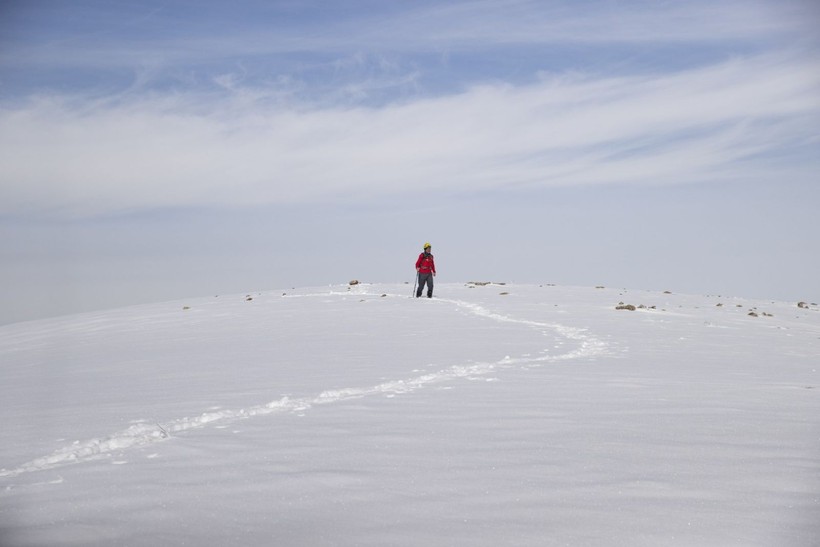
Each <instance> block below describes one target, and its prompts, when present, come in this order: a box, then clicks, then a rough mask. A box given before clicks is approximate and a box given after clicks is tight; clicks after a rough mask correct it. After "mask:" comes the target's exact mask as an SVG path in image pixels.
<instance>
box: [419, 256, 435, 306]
mask: <svg viewBox="0 0 820 547" xmlns="http://www.w3.org/2000/svg"><path fill="white" fill-rule="evenodd" d="M432 249H433V248H432V247H431V246H430V244H429V243H425V244H424V252H423V253H421V254H420V255H419V259H418V260H416V272H418V276H419V288H418V290H417V291H416V298H418V297H420V296H421V293H422V292H423V290H424V285H425V284H426V285H427V298H433V278H434V277H435V276H436V262H435V260H434V259H433V255H432V254H431V253H430V251H431V250H432Z"/></svg>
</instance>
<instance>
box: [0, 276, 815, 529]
mask: <svg viewBox="0 0 820 547" xmlns="http://www.w3.org/2000/svg"><path fill="white" fill-rule="evenodd" d="M285 292H286V293H287V294H286V295H285V296H282V292H281V291H280V292H278V293H277V292H270V293H263V294H261V295H251V296H252V298H253V300H251V301H248V300H246V298H245V297H244V296H242V297H239V296H231V297H223V296H220V297H219V298H211V299H199V300H196V301H193V300H192V301H188V302H185V303H168V304H157V305H152V306H140V307H134V308H128V309H124V310H115V311H111V312H102V313H98V314H85V315H83V316H75V317H70V318H59V319H54V320H49V321H39V322H33V323H24V324H18V325H11V326H8V327H4V328H0V358H2V361H3V365H2V369H0V374H2V380H3V385H4V386H10V387H9V388H8V389H6V390H4V392H5V393H4V397H3V402H2V403H0V413H2V414H1V415H2V418H3V421H4V423H6V424H8V425H9V427H8V430H7V431H8V433H5V434H4V436H5V437H6V438H7V439H8V441H7V442H6V443H4V446H3V448H2V449H0V468H2V471H0V539H6V538H8V542H9V543H12V542H13V543H14V544H18V545H38V544H54V545H103V544H112V543H116V544H121V545H155V544H166V545H180V544H191V543H195V544H201V545H221V544H229V543H233V544H247V545H268V544H273V543H275V544H285V545H499V544H515V545H566V544H570V545H619V544H620V545H664V544H675V545H781V544H782V545H811V544H812V541H814V538H816V537H818V532H819V531H820V527H819V526H818V524H817V522H818V519H816V518H815V517H816V516H817V515H818V508H819V507H820V504H818V492H820V488H818V487H819V486H820V484H819V482H820V481H819V480H818V477H820V473H818V471H820V464H819V463H818V459H817V457H816V455H817V454H818V453H820V450H818V449H820V419H818V415H820V412H818V410H820V408H819V407H820V400H819V398H818V393H819V392H818V391H817V389H820V388H817V376H816V367H817V356H818V355H820V320H818V312H816V311H815V310H798V309H797V308H796V307H795V306H794V305H792V304H786V303H777V304H771V303H765V306H764V303H759V302H758V303H745V302H744V307H743V308H737V307H736V306H735V304H734V303H732V304H731V305H728V304H727V305H725V306H723V307H717V306H716V304H717V303H718V301H722V302H726V303H728V302H730V301H729V300H728V299H717V298H716V297H702V296H701V297H699V296H678V295H665V294H661V293H649V292H638V291H627V292H626V293H624V291H616V290H614V289H599V290H596V289H592V288H572V287H548V286H544V287H538V286H505V287H503V288H502V287H499V286H498V285H488V286H484V287H476V288H468V287H465V286H463V285H456V284H440V285H438V286H437V288H436V293H437V295H438V296H440V298H436V299H433V300H431V301H427V300H426V299H421V300H414V299H410V298H408V297H407V296H409V293H410V287H409V286H405V285H374V286H369V285H365V286H359V287H355V288H353V289H351V290H349V291H348V290H346V289H345V288H342V287H332V288H329V289H306V290H302V291H285ZM501 292H508V293H509V294H507V295H501V294H500V293H501ZM405 293H406V295H405ZM381 294H387V295H388V296H386V297H381ZM637 299H640V300H644V302H639V301H637ZM626 300H634V303H635V304H638V303H645V304H646V305H657V309H656V310H638V311H635V312H629V311H615V310H614V306H615V304H617V303H618V302H619V301H626ZM183 306H189V307H190V309H188V310H183ZM749 306H754V307H758V308H760V309H761V310H763V309H765V310H767V311H770V312H771V313H772V314H773V315H774V317H758V318H752V317H749V316H747V315H746V313H747V312H748V309H747V308H748V307H749ZM792 308H794V309H792ZM663 310H665V311H663ZM5 429H6V428H5V427H4V430H5ZM0 543H1V542H0Z"/></svg>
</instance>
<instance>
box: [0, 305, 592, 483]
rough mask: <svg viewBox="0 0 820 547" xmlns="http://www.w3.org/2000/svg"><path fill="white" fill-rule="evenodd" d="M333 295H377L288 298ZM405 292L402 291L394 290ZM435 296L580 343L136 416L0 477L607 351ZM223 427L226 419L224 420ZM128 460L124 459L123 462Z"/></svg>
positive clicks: (576, 336) (581, 336)
mask: <svg viewBox="0 0 820 547" xmlns="http://www.w3.org/2000/svg"><path fill="white" fill-rule="evenodd" d="M334 296H378V295H374V294H370V293H368V292H366V290H365V291H361V290H360V291H357V292H355V293H351V292H333V291H331V292H329V293H318V294H305V295H288V296H287V297H288V298H303V297H334ZM392 296H400V295H395V294H394V295H392ZM434 302H439V303H446V304H451V305H454V306H456V307H458V308H460V309H462V310H465V311H467V312H469V313H471V314H473V315H475V316H478V317H482V318H486V319H490V320H493V321H497V322H501V323H514V324H519V325H523V326H526V327H529V328H532V329H535V330H537V331H539V332H541V333H542V334H544V335H545V336H546V335H549V334H552V333H558V334H559V335H560V336H563V337H564V338H566V339H568V340H572V341H575V342H578V343H579V347H578V348H577V349H575V350H573V351H570V352H567V353H563V354H559V355H549V354H548V350H544V351H543V352H542V353H543V355H541V356H538V357H531V356H522V357H515V358H512V357H509V356H506V357H504V358H503V359H501V360H499V361H496V362H488V363H481V362H479V363H471V364H468V365H455V366H452V367H449V368H446V369H443V370H440V371H438V372H433V373H430V374H424V375H421V376H417V377H415V378H409V379H404V380H391V381H387V382H383V383H381V384H378V385H375V386H371V387H352V388H344V389H334V390H327V391H323V392H321V393H320V394H319V395H317V396H315V397H300V398H290V397H282V398H281V399H279V400H276V401H272V402H269V403H266V404H262V405H258V406H253V407H249V408H243V409H239V410H214V411H210V412H204V413H202V414H201V415H199V416H196V417H185V418H180V419H177V420H173V421H166V422H163V423H162V424H160V423H157V422H149V421H137V422H136V423H134V424H133V425H131V426H130V427H128V428H127V429H124V430H122V431H119V432H117V433H114V434H113V435H110V436H108V437H105V438H101V439H92V440H89V441H85V442H81V441H75V442H74V443H72V444H70V445H68V446H65V447H63V448H60V449H58V450H56V451H55V452H53V453H52V454H51V455H48V456H44V457H42V458H37V459H34V460H31V461H29V462H27V463H24V464H22V465H20V466H19V467H17V468H15V469H0V478H13V477H17V476H19V475H23V474H25V473H31V472H36V471H45V470H49V469H55V468H58V467H63V466H65V465H70V464H74V463H82V462H88V461H94V460H101V459H107V458H110V457H111V455H112V454H113V453H118V452H122V451H124V450H127V449H130V448H133V447H137V446H145V445H149V444H152V443H155V442H159V441H163V440H166V439H168V438H170V437H172V436H173V434H175V433H179V432H183V431H187V430H189V429H197V428H202V427H205V426H208V425H214V424H217V423H219V425H222V424H225V423H229V422H231V421H235V420H239V419H245V418H252V417H255V416H267V415H271V414H277V413H287V412H290V413H303V412H305V411H307V410H308V409H310V408H311V407H313V406H318V405H327V404H331V403H338V402H342V401H347V400H350V399H360V398H363V397H369V396H374V395H382V396H387V397H393V396H395V395H400V394H407V393H412V392H414V391H417V390H420V389H423V388H426V387H428V386H431V385H434V384H442V383H446V382H450V381H453V380H457V379H461V378H473V377H476V376H484V375H487V374H490V373H492V372H495V371H498V370H503V369H509V368H513V367H520V366H522V365H537V364H541V363H545V362H551V361H563V360H569V359H578V358H583V357H592V356H596V355H604V354H606V353H607V351H608V350H607V347H608V345H607V343H606V342H604V341H602V340H599V339H597V338H595V337H593V336H591V335H589V334H587V333H586V329H578V328H573V327H567V326H564V325H560V324H556V323H542V322H538V321H531V320H527V319H517V318H514V317H510V316H507V315H502V314H499V313H495V312H492V311H490V310H488V309H487V308H484V307H483V306H480V305H478V304H474V303H471V302H465V301H462V300H450V299H443V298H436V299H434ZM222 426H223V427H224V425H222ZM119 463H124V462H119Z"/></svg>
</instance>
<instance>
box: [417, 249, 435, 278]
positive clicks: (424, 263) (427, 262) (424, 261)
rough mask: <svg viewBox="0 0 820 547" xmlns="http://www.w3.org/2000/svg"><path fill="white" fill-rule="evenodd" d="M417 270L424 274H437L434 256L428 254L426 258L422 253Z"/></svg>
mask: <svg viewBox="0 0 820 547" xmlns="http://www.w3.org/2000/svg"><path fill="white" fill-rule="evenodd" d="M416 269H417V270H418V271H419V273H423V274H429V273H430V272H433V273H436V262H435V261H434V260H433V255H431V254H428V255H426V256H425V255H424V253H421V254H420V255H419V259H418V260H416Z"/></svg>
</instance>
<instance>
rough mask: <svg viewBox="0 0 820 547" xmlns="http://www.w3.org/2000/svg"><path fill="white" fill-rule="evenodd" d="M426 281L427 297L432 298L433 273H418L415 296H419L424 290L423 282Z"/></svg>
mask: <svg viewBox="0 0 820 547" xmlns="http://www.w3.org/2000/svg"><path fill="white" fill-rule="evenodd" d="M425 283H427V298H433V274H432V272H431V273H420V274H419V289H418V290H417V291H416V298H418V297H419V296H421V293H422V291H423V290H424V284H425Z"/></svg>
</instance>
